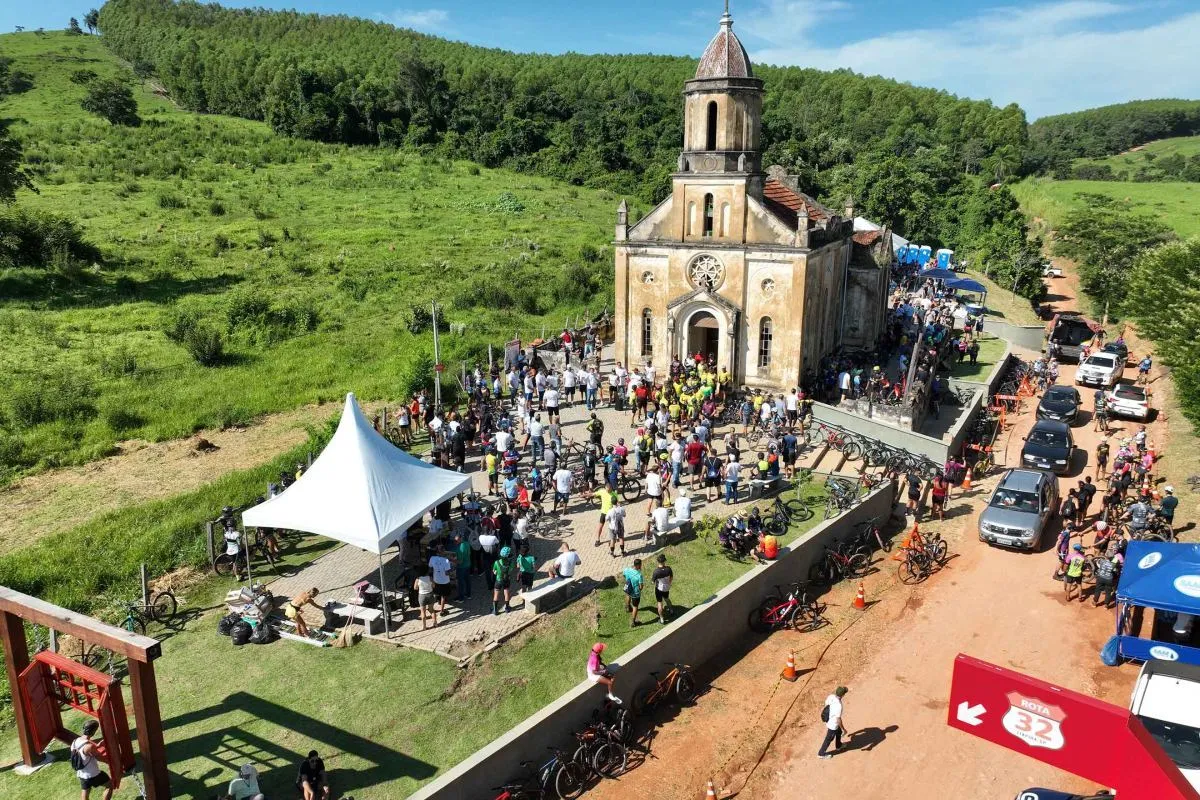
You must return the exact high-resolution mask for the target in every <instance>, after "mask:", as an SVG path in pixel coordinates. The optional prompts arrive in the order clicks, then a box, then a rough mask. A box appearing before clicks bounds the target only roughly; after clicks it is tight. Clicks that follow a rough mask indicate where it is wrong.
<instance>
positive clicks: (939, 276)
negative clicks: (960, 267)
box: [917, 269, 958, 281]
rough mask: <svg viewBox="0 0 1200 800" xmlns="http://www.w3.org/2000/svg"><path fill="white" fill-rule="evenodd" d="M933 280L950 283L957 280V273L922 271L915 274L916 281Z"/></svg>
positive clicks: (940, 270) (942, 270)
mask: <svg viewBox="0 0 1200 800" xmlns="http://www.w3.org/2000/svg"><path fill="white" fill-rule="evenodd" d="M926 278H933V279H934V280H935V281H952V280H955V279H957V278H958V273H957V272H951V271H950V270H948V269H923V270H921V271H920V272H918V273H917V279H918V280H922V281H923V280H925V279H926Z"/></svg>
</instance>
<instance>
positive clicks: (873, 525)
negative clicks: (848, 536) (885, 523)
mask: <svg viewBox="0 0 1200 800" xmlns="http://www.w3.org/2000/svg"><path fill="white" fill-rule="evenodd" d="M880 519H882V517H871V518H870V519H868V520H864V521H863V522H860V523H858V524H857V525H855V526H854V527H855V529H856V530H857V531H858V533H857V534H855V538H854V540H853V541H854V542H855V544H858V545H860V546H864V547H866V549H867V552H868V554H869V553H873V552H874V551H875V550H876V549H878V550H882V551H883V552H885V553H890V552H891V551H892V540H891V539H885V538H884V537H883V530H882V529H881V528H880V527H879V524H878V523H879V520H880Z"/></svg>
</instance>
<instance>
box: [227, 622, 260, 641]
mask: <svg viewBox="0 0 1200 800" xmlns="http://www.w3.org/2000/svg"><path fill="white" fill-rule="evenodd" d="M253 633H254V629H253V628H251V627H250V623H249V622H246V621H245V620H242V621H240V622H238V623H237V624H236V625H234V626H233V630H231V631H230V632H229V638H230V639H232V640H233V644H234V645H235V646H237V647H241V646H242V645H244V644H246V643H247V642H249V641H250V636H251V635H252V634H253Z"/></svg>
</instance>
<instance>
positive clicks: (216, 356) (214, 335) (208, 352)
mask: <svg viewBox="0 0 1200 800" xmlns="http://www.w3.org/2000/svg"><path fill="white" fill-rule="evenodd" d="M163 333H165V334H166V336H167V338H168V339H170V340H171V341H173V342H175V343H176V344H178V345H181V346H182V347H183V348H184V349H185V350H187V351H188V354H189V355H190V356H191V357H192V358H193V359H194V360H195V361H196V363H197V364H200V365H201V366H204V367H215V366H218V365H219V364H220V363H221V362H222V361H223V360H224V359H225V339H224V337H222V336H221V332H220V331H218V330H217V329H216V328H214V327H213V326H211V325H209V324H208V323H207V322H205V321H204V320H202V319H201V318H200V315H199V313H198V312H197V311H196V310H195V309H191V308H178V307H176V308H174V309H172V310H171V312H170V313H169V314H168V316H167V319H166V322H165V324H164V325H163Z"/></svg>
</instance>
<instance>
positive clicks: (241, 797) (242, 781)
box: [226, 764, 263, 800]
mask: <svg viewBox="0 0 1200 800" xmlns="http://www.w3.org/2000/svg"><path fill="white" fill-rule="evenodd" d="M226 794H228V795H229V796H230V797H232V798H233V800H260V798H262V797H263V794H262V791H261V790H260V789H259V788H258V770H256V769H255V768H254V765H253V764H243V765H242V766H241V768H240V769H239V770H238V776H237V777H236V778H234V779H233V780H231V781H230V782H229V789H228V790H227V792H226Z"/></svg>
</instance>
